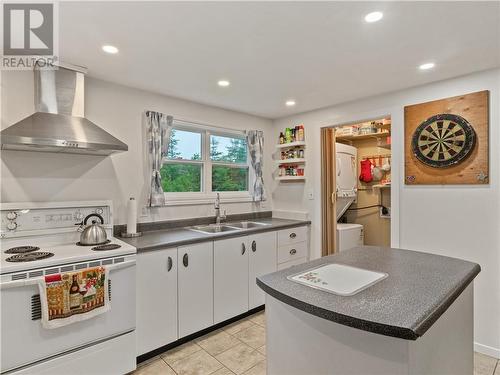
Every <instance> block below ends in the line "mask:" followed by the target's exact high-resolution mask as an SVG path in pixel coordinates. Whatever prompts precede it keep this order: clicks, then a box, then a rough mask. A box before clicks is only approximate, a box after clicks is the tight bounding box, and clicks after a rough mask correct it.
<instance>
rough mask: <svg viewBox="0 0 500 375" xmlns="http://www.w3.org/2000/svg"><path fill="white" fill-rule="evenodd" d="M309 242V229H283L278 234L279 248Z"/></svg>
mask: <svg viewBox="0 0 500 375" xmlns="http://www.w3.org/2000/svg"><path fill="white" fill-rule="evenodd" d="M306 240H307V227H297V228H290V229H283V230H280V231H279V232H278V246H285V245H289V244H292V243H297V242H302V241H306Z"/></svg>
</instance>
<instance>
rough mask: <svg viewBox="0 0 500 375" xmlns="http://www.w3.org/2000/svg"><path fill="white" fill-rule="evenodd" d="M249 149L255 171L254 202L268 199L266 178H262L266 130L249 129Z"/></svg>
mask: <svg viewBox="0 0 500 375" xmlns="http://www.w3.org/2000/svg"><path fill="white" fill-rule="evenodd" d="M247 144H248V151H249V152H250V162H251V164H252V168H253V170H254V172H255V181H254V183H253V200H254V202H259V201H265V200H266V190H265V189H264V179H263V178H262V166H263V158H264V132H262V131H261V130H249V131H248V132H247Z"/></svg>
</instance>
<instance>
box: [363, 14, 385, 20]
mask: <svg viewBox="0 0 500 375" xmlns="http://www.w3.org/2000/svg"><path fill="white" fill-rule="evenodd" d="M382 17H384V13H382V12H371V13H368V14H367V15H366V16H365V21H366V22H369V23H372V22H377V21H380V20H381V19H382Z"/></svg>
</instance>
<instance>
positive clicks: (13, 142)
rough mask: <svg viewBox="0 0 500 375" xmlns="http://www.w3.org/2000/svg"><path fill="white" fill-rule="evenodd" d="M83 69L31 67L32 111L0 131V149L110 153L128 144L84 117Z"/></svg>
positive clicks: (125, 148) (119, 150)
mask: <svg viewBox="0 0 500 375" xmlns="http://www.w3.org/2000/svg"><path fill="white" fill-rule="evenodd" d="M85 73H86V69H85V68H81V67H77V66H73V65H69V64H60V65H59V66H58V68H57V69H54V70H49V69H40V68H35V70H34V74H35V111H36V112H35V113H33V114H32V115H30V116H28V117H26V118H24V119H23V120H21V121H19V122H17V123H15V124H13V125H11V126H9V127H8V128H6V129H4V130H2V131H1V132H0V143H1V145H2V150H26V151H43V152H64V153H72V154H90V155H110V154H112V153H114V152H121V151H127V150H128V146H127V145H126V144H125V143H123V142H121V141H120V140H119V139H117V138H115V137H113V136H112V135H111V134H109V133H108V132H107V131H105V130H104V129H102V128H100V127H99V126H97V125H96V124H94V123H93V122H92V121H89V120H87V119H86V118H85V117H84V90H85V87H84V80H85Z"/></svg>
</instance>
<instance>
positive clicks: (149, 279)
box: [136, 248, 178, 355]
mask: <svg viewBox="0 0 500 375" xmlns="http://www.w3.org/2000/svg"><path fill="white" fill-rule="evenodd" d="M136 270H137V304H136V316H137V321H136V337H137V355H141V354H144V353H147V352H149V351H151V350H153V349H156V348H159V347H161V346H163V345H166V344H168V343H170V342H173V341H175V340H177V339H178V335H177V248H173V249H165V250H157V251H151V252H143V253H139V254H137V268H136Z"/></svg>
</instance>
